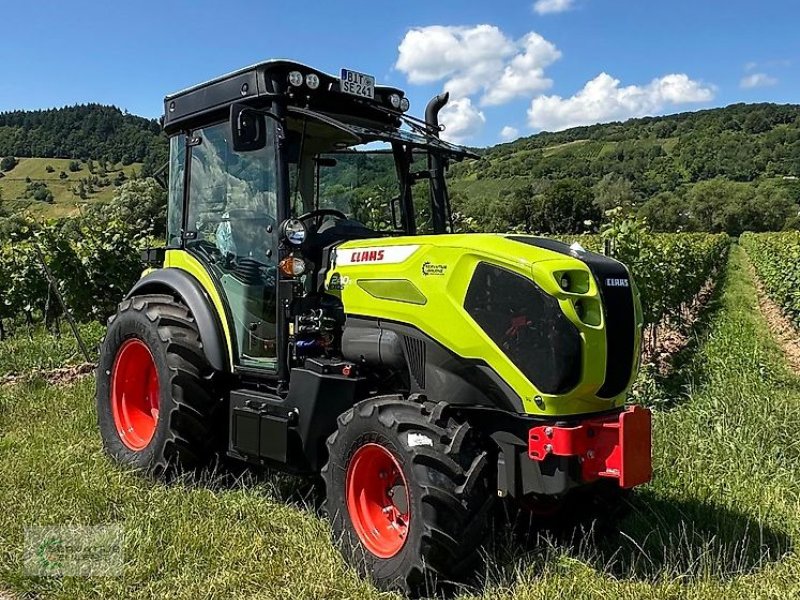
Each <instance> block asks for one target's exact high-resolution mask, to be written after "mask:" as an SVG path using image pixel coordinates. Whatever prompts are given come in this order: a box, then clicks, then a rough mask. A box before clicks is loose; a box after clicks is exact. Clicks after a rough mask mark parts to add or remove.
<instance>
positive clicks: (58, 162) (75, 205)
mask: <svg viewBox="0 0 800 600" xmlns="http://www.w3.org/2000/svg"><path fill="white" fill-rule="evenodd" d="M71 162H72V159H67V158H20V159H19V164H18V165H17V166H16V167H14V168H13V169H12V170H11V171H8V172H7V173H4V175H5V177H3V178H2V179H0V197H2V198H3V202H4V203H5V204H6V205H7V207H8V208H10V209H12V211H13V212H18V211H20V210H27V211H29V212H31V213H32V214H35V215H37V216H43V217H62V216H71V215H76V214H78V213H79V212H80V207H81V206H84V205H86V204H91V203H93V202H104V201H107V200H110V199H111V197H112V196H113V194H114V190H115V189H116V188H115V187H114V184H113V181H114V178H115V177H116V176H117V174H118V172H119V171H122V172H124V173H125V176H126V177H131V176H132V175H133V174H134V171H135V172H139V171H141V165H140V164H137V163H135V164H132V165H128V166H122V164H117V165H114V167H113V170H111V171H108V174H107V177H108V179H109V180H110V182H111V183H110V185H108V186H105V187H99V188H97V189H96V190H95V192H94V193H93V194H89V195H88V196H87V198H86V199H85V200H84V199H82V198H80V196H78V195H76V194H75V192H74V191H73V188H74V187H75V186H76V185H77V184H78V182H79V181H80V180H81V179H86V178H88V177H91V176H92V174H91V173H90V172H89V168H88V166H87V164H86V163H85V162H81V161H79V162H80V164H81V170H80V171H77V172H74V173H73V172H72V171H70V170H69V164H70V163H71ZM48 166H51V167H53V172H52V173H48V172H47V167H48ZM62 171H63V172H64V173H65V174H66V175H67V178H66V179H61V178H60V177H59V174H60V173H61V172H62ZM95 173H97V170H95ZM28 177H30V179H31V181H32V182H36V181H42V182H44V183H46V184H47V188H48V189H49V190H50V191H51V192H53V203H52V204H47V203H44V202H37V201H36V200H33V199H32V198H25V197H24V195H25V189H26V187H27V185H28V184H27V182H26V178H28Z"/></svg>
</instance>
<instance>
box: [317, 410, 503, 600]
mask: <svg viewBox="0 0 800 600" xmlns="http://www.w3.org/2000/svg"><path fill="white" fill-rule="evenodd" d="M449 413H450V409H449V406H448V405H447V404H446V403H439V404H435V403H432V402H424V403H415V402H410V401H407V400H404V399H403V398H402V397H400V396H390V397H381V398H374V399H370V400H366V401H364V402H361V403H359V404H357V405H356V406H355V407H353V408H352V409H350V410H348V411H347V412H345V413H344V414H343V415H341V416H340V417H339V422H338V429H337V431H336V432H335V433H334V434H333V435H332V436H331V437H330V438H329V439H328V450H329V453H330V458H329V462H328V464H327V465H326V466H325V467H324V468H323V471H322V476H323V478H324V480H325V486H326V491H327V499H326V510H327V512H328V515H329V517H330V520H331V526H332V529H333V534H334V538H335V540H336V541H337V542H338V543H339V544H340V545H341V547H342V550H343V553H344V555H345V557H346V558H347V559H348V561H349V562H350V563H351V564H352V565H353V566H355V567H356V568H357V569H358V570H359V571H360V572H361V574H362V575H365V576H368V577H371V578H372V579H373V580H374V581H375V583H376V585H378V586H379V587H381V588H384V589H401V590H403V591H405V592H407V593H411V594H418V593H422V592H425V591H430V590H431V589H432V588H433V587H434V586H435V585H436V582H437V581H438V582H441V581H443V580H448V579H451V578H453V577H458V576H461V575H463V574H464V573H465V572H466V571H467V570H468V569H469V568H470V567H472V566H474V563H475V561H476V560H477V559H479V557H480V553H479V552H478V547H479V546H480V545H481V543H482V542H483V540H484V539H485V536H486V534H487V533H488V531H489V522H490V516H491V505H492V500H493V494H492V492H493V489H494V488H493V486H492V485H491V481H490V475H491V468H490V461H489V460H488V454H487V452H486V451H485V449H484V448H483V445H482V443H481V440H480V439H479V437H478V436H477V434H476V432H475V431H474V430H473V429H472V428H471V427H470V426H469V424H467V423H466V422H461V421H459V420H457V419H455V418H453V417H452V416H451V415H450V414H449Z"/></svg>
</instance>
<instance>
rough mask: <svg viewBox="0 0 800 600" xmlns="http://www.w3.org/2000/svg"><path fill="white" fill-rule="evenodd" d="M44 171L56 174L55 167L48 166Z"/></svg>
mask: <svg viewBox="0 0 800 600" xmlns="http://www.w3.org/2000/svg"><path fill="white" fill-rule="evenodd" d="M44 170H45V171H47V172H48V173H55V169H54V168H53V165H47V166H46V167H45V168H44Z"/></svg>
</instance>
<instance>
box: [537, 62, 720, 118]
mask: <svg viewBox="0 0 800 600" xmlns="http://www.w3.org/2000/svg"><path fill="white" fill-rule="evenodd" d="M713 98H714V88H713V87H712V86H709V85H705V84H703V83H701V82H699V81H695V80H693V79H690V78H689V76H688V75H685V74H683V73H675V74H671V75H665V76H664V77H660V78H657V79H654V80H653V81H651V82H650V83H649V84H647V85H643V86H638V85H629V86H626V87H620V81H619V79H614V78H613V77H611V75H608V74H607V73H601V74H600V75H598V76H597V77H595V78H594V79H592V80H591V81H589V82H588V83H587V84H586V85H585V86H584V87H583V89H581V90H580V91H579V92H578V93H577V94H575V95H574V96H571V97H570V98H562V97H561V96H539V97H538V98H534V99H533V101H532V102H531V105H530V108H529V109H528V123H529V124H530V125H531V127H534V128H536V129H544V130H548V131H558V130H561V129H568V128H570V127H576V126H579V125H592V124H594V123H602V122H607V121H617V120H624V119H628V118H631V117H642V116H645V115H651V114H656V113H658V112H660V111H662V110H663V109H664V108H666V107H668V106H676V105H680V104H688V103H694V102H708V101H710V100H712V99H713Z"/></svg>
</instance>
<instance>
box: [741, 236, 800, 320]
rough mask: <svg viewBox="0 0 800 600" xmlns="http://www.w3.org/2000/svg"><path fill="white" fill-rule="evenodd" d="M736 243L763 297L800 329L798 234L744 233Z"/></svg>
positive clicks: (799, 249) (799, 248) (799, 241)
mask: <svg viewBox="0 0 800 600" xmlns="http://www.w3.org/2000/svg"><path fill="white" fill-rule="evenodd" d="M740 241H741V244H742V246H743V247H744V248H745V250H747V254H748V255H749V256H750V260H751V261H752V262H753V265H754V266H755V269H756V272H757V273H758V277H759V279H760V280H761V282H762V283H763V284H764V287H765V288H766V291H767V294H769V296H770V297H771V298H772V299H773V300H774V301H775V302H777V303H778V304H779V305H780V306H781V307H782V308H783V310H784V312H785V313H786V315H787V316H788V317H789V318H790V319H791V320H792V321H793V322H794V324H795V325H797V326H800V231H785V232H781V233H745V234H744V235H743V236H742V237H741V238H740Z"/></svg>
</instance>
